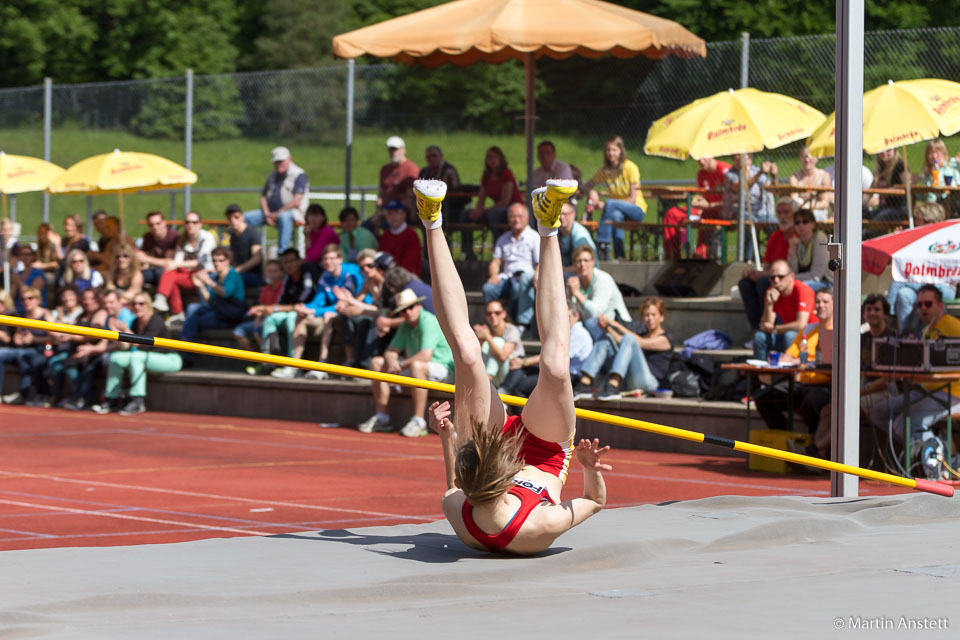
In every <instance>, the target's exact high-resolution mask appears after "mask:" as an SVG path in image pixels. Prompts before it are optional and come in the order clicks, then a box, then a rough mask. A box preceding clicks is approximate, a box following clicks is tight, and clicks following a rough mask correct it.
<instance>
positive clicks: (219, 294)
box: [180, 247, 247, 363]
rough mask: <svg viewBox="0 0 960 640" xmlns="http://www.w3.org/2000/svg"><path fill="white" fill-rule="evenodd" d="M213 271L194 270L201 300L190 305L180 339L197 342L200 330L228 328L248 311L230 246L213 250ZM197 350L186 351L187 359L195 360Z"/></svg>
mask: <svg viewBox="0 0 960 640" xmlns="http://www.w3.org/2000/svg"><path fill="white" fill-rule="evenodd" d="M210 255H211V260H212V261H213V274H212V275H211V274H210V273H208V272H207V271H204V270H203V269H198V270H197V271H194V272H193V274H192V276H191V277H192V280H193V287H194V289H196V290H197V292H198V293H199V294H200V298H202V302H194V303H193V304H191V305H190V306H189V307H187V315H186V318H185V319H184V321H183V331H182V332H181V334H180V337H181V339H183V340H186V341H187V342H196V341H197V338H199V337H200V332H202V331H205V330H207V329H229V328H231V327H234V326H235V325H237V324H239V323H240V322H241V321H242V320H243V316H244V315H245V314H246V311H247V305H246V302H245V301H244V295H245V291H244V287H243V278H241V277H240V274H239V273H237V272H236V271H235V270H234V268H233V267H232V266H230V259H231V258H232V255H231V253H230V250H229V249H225V248H224V247H217V248H216V249H214V250H213V251H212V252H211V254H210ZM194 358H195V356H194V354H192V353H187V354H185V357H184V361H185V362H187V363H192V362H193V359H194Z"/></svg>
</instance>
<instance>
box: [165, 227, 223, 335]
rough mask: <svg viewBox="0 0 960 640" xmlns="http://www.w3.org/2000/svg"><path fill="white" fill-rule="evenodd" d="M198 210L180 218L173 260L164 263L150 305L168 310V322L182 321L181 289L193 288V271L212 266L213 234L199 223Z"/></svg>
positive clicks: (215, 243) (214, 241)
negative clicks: (180, 224)
mask: <svg viewBox="0 0 960 640" xmlns="http://www.w3.org/2000/svg"><path fill="white" fill-rule="evenodd" d="M201 224H202V223H201V222H200V214H198V213H197V212H196V211H190V212H189V213H187V215H186V217H185V218H184V219H183V232H182V233H181V234H180V238H179V239H178V240H177V248H176V253H174V254H173V261H172V262H171V263H170V264H169V265H168V266H166V267H164V272H163V275H162V276H160V283H159V284H158V285H157V295H156V297H155V298H154V299H153V307H154V309H156V310H157V311H161V312H164V313H165V312H167V311H169V312H170V313H171V314H173V315H171V316H170V318H168V319H167V322H176V321H183V317H184V316H183V298H182V297H181V291H194V290H195V289H196V287H195V286H194V284H193V272H194V271H197V270H199V269H202V270H204V271H212V270H213V259H212V256H211V254H212V253H213V250H214V249H216V248H217V240H216V238H214V237H213V234H212V233H210V232H209V231H207V230H206V229H204V228H203V227H202V226H201Z"/></svg>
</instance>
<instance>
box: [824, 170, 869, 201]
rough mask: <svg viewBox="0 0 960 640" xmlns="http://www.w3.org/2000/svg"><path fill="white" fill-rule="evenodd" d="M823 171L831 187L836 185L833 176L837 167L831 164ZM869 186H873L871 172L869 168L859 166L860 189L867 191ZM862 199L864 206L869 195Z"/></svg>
mask: <svg viewBox="0 0 960 640" xmlns="http://www.w3.org/2000/svg"><path fill="white" fill-rule="evenodd" d="M823 170H824V171H826V172H827V175H828V176H830V184H831V185H832V186H833V185H836V184H837V179H836V175H835V174H836V170H837V166H836V165H834V164H831V165H830V166H827V167H824V168H823ZM871 185H873V171H870V168H869V167H866V166H863V165H861V166H860V187H861V188H862V189H869V188H870V187H871ZM863 198H864V204H867V201H868V200H869V199H870V194H864V195H863Z"/></svg>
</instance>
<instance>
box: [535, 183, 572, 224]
mask: <svg viewBox="0 0 960 640" xmlns="http://www.w3.org/2000/svg"><path fill="white" fill-rule="evenodd" d="M576 192H577V181H576V180H547V186H545V187H541V188H539V189H536V190H534V191H533V193H532V194H531V196H532V198H531V199H532V200H533V215H534V217H535V218H536V219H537V223H538V224H539V227H540V233H541V234H542V235H554V234H555V233H556V229H559V228H560V210H561V209H562V208H563V203H564V202H566V201H567V200H569V199H570V196H572V195H573V194H575V193H576Z"/></svg>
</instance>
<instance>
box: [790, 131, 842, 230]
mask: <svg viewBox="0 0 960 640" xmlns="http://www.w3.org/2000/svg"><path fill="white" fill-rule="evenodd" d="M790 186H792V187H832V186H833V180H831V178H830V174H828V173H827V172H826V171H824V170H823V169H818V168H817V158H816V157H814V156H812V155H811V154H810V148H809V147H808V146H807V145H803V146H802V147H800V169H799V170H797V171H796V172H794V173H793V175H791V176H790ZM791 197H792V198H793V201H794V202H796V203H797V207H798V208H802V209H812V210H813V215H814V217H816V219H817V220H826V219H827V216H828V215H829V209H830V205H831V204H833V192H832V191H820V192H817V191H795V192H793V193H792V194H791Z"/></svg>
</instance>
